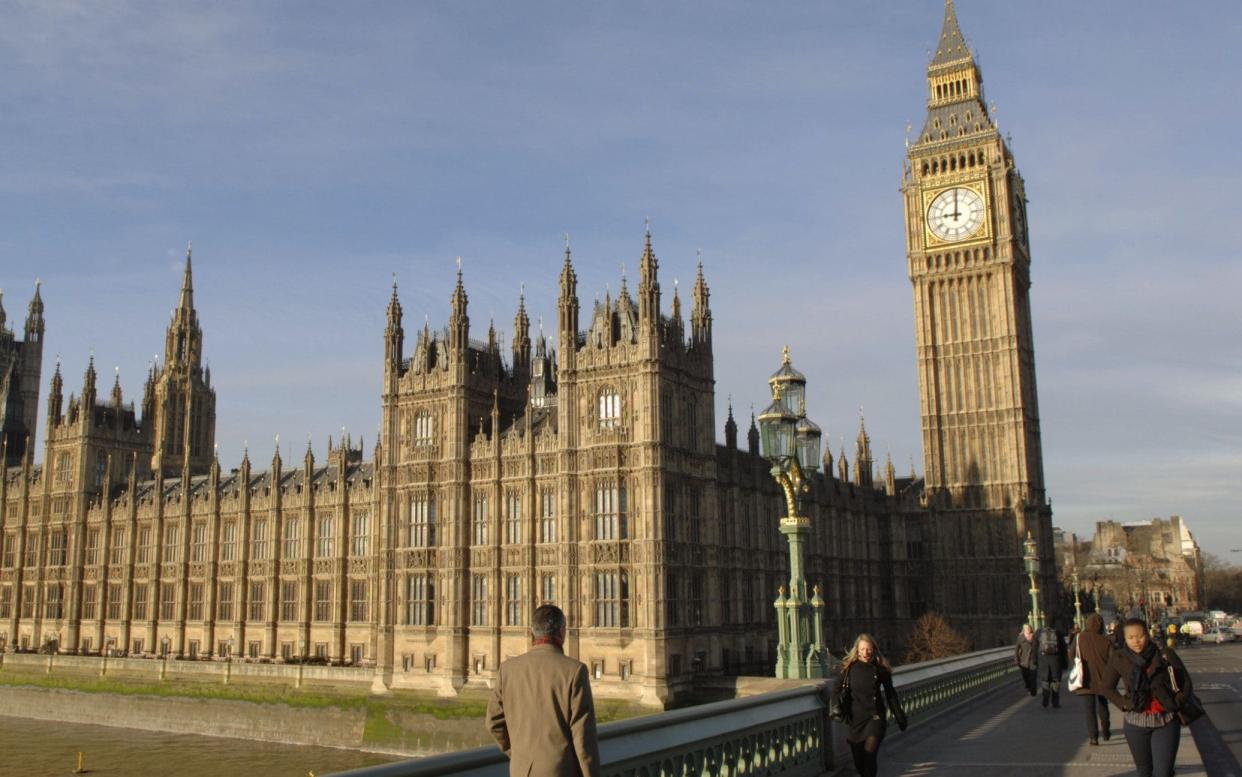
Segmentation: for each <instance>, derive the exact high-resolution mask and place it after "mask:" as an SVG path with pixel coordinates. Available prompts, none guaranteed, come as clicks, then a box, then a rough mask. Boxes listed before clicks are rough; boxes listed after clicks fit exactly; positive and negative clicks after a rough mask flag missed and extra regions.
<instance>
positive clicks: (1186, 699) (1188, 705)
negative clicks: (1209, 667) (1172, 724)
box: [1164, 653, 1207, 726]
mask: <svg viewBox="0 0 1242 777" xmlns="http://www.w3.org/2000/svg"><path fill="white" fill-rule="evenodd" d="M1164 662H1165V665H1166V667H1167V669H1168V672H1169V687H1170V688H1172V689H1173V698H1174V699H1175V700H1176V701H1177V703H1178V704H1177V710H1176V713H1177V719H1178V721H1180V722H1181V724H1182V725H1183V726H1189V725H1190V724H1191V723H1194V722H1195V721H1196V720H1198V719H1199V718H1201V717H1203V716H1204V715H1206V714H1207V710H1205V709H1203V702H1201V701H1199V697H1198V696H1196V695H1195V692H1194V689H1192V688H1190V687H1189V686H1190V682H1189V678H1187V683H1186V685H1187V688H1186V691H1185V693H1184V694H1183V692H1182V689H1181V687H1180V686H1179V685H1178V684H1177V672H1175V671H1174V670H1173V662H1172V661H1170V660H1169V654H1168V653H1165V655H1164Z"/></svg>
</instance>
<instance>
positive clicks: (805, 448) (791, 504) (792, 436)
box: [757, 346, 829, 680]
mask: <svg viewBox="0 0 1242 777" xmlns="http://www.w3.org/2000/svg"><path fill="white" fill-rule="evenodd" d="M768 384H769V385H770V386H771V387H772V404H770V405H768V406H767V408H765V409H764V411H763V412H762V413H760V414H759V417H758V419H757V420H758V422H759V433H760V437H761V439H762V441H763V455H764V458H766V459H767V460H768V461H769V462H771V463H772V470H771V472H772V477H773V478H775V479H776V482H777V483H779V484H780V486H781V490H782V491H783V492H784V494H785V510H786V513H785V517H784V518H781V522H780V531H781V534H784V535H785V537H786V539H787V540H788V541H789V586H788V593H786V587H785V586H781V588H780V592H779V593H778V595H777V598H776V601H775V603H774V606H775V607H776V623H777V633H778V635H779V638H780V644H779V646H778V647H777V653H776V676H777V677H780V678H784V679H792V680H798V679H804V678H811V677H826V676H827V674H828V661H829V656H828V651H827V650H825V649H824V639H823V608H824V600H823V598H822V597H821V596H820V590H819V586H816V587H815V591H814V595H813V596H808V595H807V585H806V578H805V576H804V575H803V570H802V559H803V548H804V546H805V545H806V540H807V538H808V537H809V536H810V534H811V521H810V519H809V518H807V517H806V516H804V515H803V514H802V510H801V502H802V495H803V494H805V493H808V492H809V491H810V490H811V486H810V483H809V482H807V479H806V474H807V473H809V472H814V471H816V470H817V469H819V460H820V459H819V457H820V444H821V441H822V438H823V433H822V432H821V431H820V428H819V427H818V426H816V425H815V423H814V422H812V421H811V420H810V419H808V418H807V417H806V376H804V375H803V374H802V373H801V372H798V371H797V370H796V369H794V368H793V365H792V364H790V363H789V348H788V346H786V348H785V351H784V358H783V360H782V363H781V367H780V369H779V370H777V371H776V373H775V374H774V375H772V377H771V378H769V379H768Z"/></svg>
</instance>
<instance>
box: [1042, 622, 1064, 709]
mask: <svg viewBox="0 0 1242 777" xmlns="http://www.w3.org/2000/svg"><path fill="white" fill-rule="evenodd" d="M1035 644H1036V646H1037V647H1038V649H1039V669H1038V671H1039V684H1040V687H1041V688H1043V692H1044V698H1043V705H1044V706H1045V707H1047V706H1048V702H1049V701H1051V702H1052V706H1053V708H1059V707H1060V706H1061V672H1062V671H1064V669H1065V663H1066V661H1065V639H1064V638H1063V637H1062V636H1061V632H1059V631H1057V630H1056V629H1054V628H1052V625H1051V624H1047V623H1046V624H1044V626H1043V628H1041V629H1040V630H1039V631H1037V632H1035Z"/></svg>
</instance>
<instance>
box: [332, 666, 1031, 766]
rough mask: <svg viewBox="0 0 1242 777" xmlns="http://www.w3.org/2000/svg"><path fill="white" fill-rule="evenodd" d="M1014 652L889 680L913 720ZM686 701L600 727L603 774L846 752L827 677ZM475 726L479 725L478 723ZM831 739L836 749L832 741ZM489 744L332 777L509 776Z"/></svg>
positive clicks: (960, 694)
mask: <svg viewBox="0 0 1242 777" xmlns="http://www.w3.org/2000/svg"><path fill="white" fill-rule="evenodd" d="M1015 671H1016V667H1015V666H1014V664H1013V648H996V649H994V650H983V651H979V652H976V653H967V654H965V655H961V656H955V657H953V658H946V659H940V660H937V661H928V662H924V663H920V664H910V665H907V666H902V667H898V668H897V669H895V670H894V671H893V684H894V685H895V686H896V687H897V690H898V693H899V694H900V695H901V699H902V704H903V706H904V707H905V710H906V713H907V715H908V716H909V718H910V723H911V725H916V724H917V723H919V722H920V721H924V720H927V719H929V718H931V717H933V716H934V715H936V714H938V713H939V712H942V711H944V710H946V709H948V708H950V707H953V706H956V705H958V704H960V703H961V702H963V701H965V700H967V699H969V698H971V697H973V696H977V695H979V694H981V693H984V692H986V691H988V690H990V689H991V688H993V687H995V686H996V685H998V684H1000V683H1002V682H1005V681H1006V679H1007V678H1008V677H1009V676H1010V675H1011V674H1012V673H1013V672H1015ZM833 682H835V680H832V681H829V682H827V683H822V682H821V683H818V684H803V685H799V686H797V687H793V688H789V689H786V690H780V691H775V692H772V693H764V694H760V695H756V696H748V697H744V698H740V699H731V700H729V701H722V702H715V703H712V704H703V705H699V706H696V707H687V708H684V709H679V710H672V711H670V712H663V713H659V714H656V715H647V716H644V717H639V718H632V719H629V720H622V721H617V722H615V723H608V724H606V725H603V726H600V728H599V743H600V758H601V760H602V761H603V770H602V771H603V775H604V777H673V776H674V775H676V777H688V776H689V775H702V776H703V777H715V776H716V775H721V776H723V777H733V776H734V775H739V776H740V775H758V774H763V775H776V774H780V775H789V777H804V776H807V777H810V776H811V775H822V774H826V773H828V772H831V771H832V770H833V769H834V768H835V767H836V765H837V764H838V763H840V760H839V759H843V758H845V757H846V752H845V748H844V747H843V746H842V745H841V743H842V742H843V737H844V731H843V727H841V726H834V725H833V724H832V721H830V720H829V719H828V716H827V701H828V694H829V693H830V690H831V687H832V683H833ZM479 725H480V726H481V725H483V722H482V721H480V722H479ZM834 741H835V745H834ZM508 773H509V760H508V759H507V758H505V756H504V754H503V753H501V752H500V750H499V749H498V748H496V747H495V746H487V747H478V748H474V749H473V750H462V751H460V752H456V753H445V754H443V755H437V756H432V757H429V758H417V759H412V760H408V761H398V762H396V763H391V764H382V765H380V766H372V767H367V768H364V769H353V770H350V771H347V772H339V773H337V774H336V775H331V777H507V775H508Z"/></svg>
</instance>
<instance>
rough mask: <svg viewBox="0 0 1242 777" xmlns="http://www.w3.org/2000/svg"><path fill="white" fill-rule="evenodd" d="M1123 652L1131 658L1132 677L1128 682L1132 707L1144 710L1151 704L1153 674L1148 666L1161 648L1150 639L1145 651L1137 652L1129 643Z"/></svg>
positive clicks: (1136, 709) (1135, 709) (1139, 710)
mask: <svg viewBox="0 0 1242 777" xmlns="http://www.w3.org/2000/svg"><path fill="white" fill-rule="evenodd" d="M1123 652H1124V653H1125V656H1126V658H1128V659H1130V678H1129V680H1128V681H1127V683H1126V684H1127V685H1128V686H1129V688H1130V708H1131V709H1132V710H1134V711H1135V712H1143V711H1145V710H1146V709H1147V708H1148V707H1149V706H1151V674H1149V673H1148V671H1147V667H1148V666H1149V665H1151V663H1152V662H1153V661H1154V660H1155V658H1156V656H1157V655H1158V654H1159V653H1160V648H1158V647H1156V643H1154V642H1152V641H1151V640H1150V639H1149V640H1147V645H1146V646H1145V647H1144V648H1143V652H1141V653H1135V652H1134V651H1133V650H1131V649H1130V647H1129V646H1128V645H1127V646H1126V649H1125V650H1124V651H1123Z"/></svg>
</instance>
